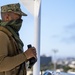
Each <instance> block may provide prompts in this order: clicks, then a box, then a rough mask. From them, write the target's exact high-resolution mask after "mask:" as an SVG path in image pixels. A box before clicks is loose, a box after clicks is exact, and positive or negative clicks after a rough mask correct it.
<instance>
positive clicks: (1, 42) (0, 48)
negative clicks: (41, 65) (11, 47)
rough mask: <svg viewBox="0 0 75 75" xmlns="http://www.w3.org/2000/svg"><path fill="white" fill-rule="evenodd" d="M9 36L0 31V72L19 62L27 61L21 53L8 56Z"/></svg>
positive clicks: (13, 66) (11, 67)
mask: <svg viewBox="0 0 75 75" xmlns="http://www.w3.org/2000/svg"><path fill="white" fill-rule="evenodd" d="M8 42H9V37H8V36H7V35H6V34H5V33H4V32H2V31H0V72H3V71H9V70H11V69H13V68H15V67H16V66H18V65H20V64H21V63H23V62H25V61H27V59H26V57H25V55H24V54H23V53H21V54H18V55H16V56H12V57H9V56H8Z"/></svg>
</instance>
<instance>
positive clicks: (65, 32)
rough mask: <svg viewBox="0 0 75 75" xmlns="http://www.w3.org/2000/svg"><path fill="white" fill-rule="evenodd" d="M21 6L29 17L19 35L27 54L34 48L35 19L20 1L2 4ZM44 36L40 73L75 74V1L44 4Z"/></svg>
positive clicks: (48, 0) (44, 1)
mask: <svg viewBox="0 0 75 75" xmlns="http://www.w3.org/2000/svg"><path fill="white" fill-rule="evenodd" d="M18 2H19V3H20V4H21V8H22V10H23V12H25V13H27V14H28V16H27V17H22V19H23V26H22V28H21V30H20V32H19V33H20V38H21V39H22V41H23V42H24V51H25V50H26V49H27V45H28V44H32V45H34V17H33V16H32V15H31V14H30V13H29V11H28V10H27V9H26V8H25V7H24V5H23V4H22V3H21V2H20V1H19V0H15V1H13V0H6V1H3V0H1V1H0V6H2V5H6V4H12V3H18ZM0 18H1V16H0ZM40 36H41V37H40V38H41V40H40V42H41V43H40V48H41V49H40V59H41V60H40V64H41V66H40V70H41V71H46V70H47V69H49V70H56V71H59V72H61V71H63V72H69V73H74V71H75V0H42V3H41V35H40ZM74 74H75V73H74Z"/></svg>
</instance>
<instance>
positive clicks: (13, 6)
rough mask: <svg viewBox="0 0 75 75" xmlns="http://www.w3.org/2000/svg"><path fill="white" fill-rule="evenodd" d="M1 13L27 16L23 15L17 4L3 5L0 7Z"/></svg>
mask: <svg viewBox="0 0 75 75" xmlns="http://www.w3.org/2000/svg"><path fill="white" fill-rule="evenodd" d="M1 12H2V13H5V12H14V13H17V14H19V15H22V16H27V14H25V13H23V12H22V11H21V9H20V4H19V3H16V4H8V5H4V6H2V7H1Z"/></svg>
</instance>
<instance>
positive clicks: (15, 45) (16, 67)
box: [0, 3, 27, 75]
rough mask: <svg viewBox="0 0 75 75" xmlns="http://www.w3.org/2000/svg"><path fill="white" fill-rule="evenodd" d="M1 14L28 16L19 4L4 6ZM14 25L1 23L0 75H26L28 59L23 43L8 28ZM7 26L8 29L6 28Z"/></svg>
mask: <svg viewBox="0 0 75 75" xmlns="http://www.w3.org/2000/svg"><path fill="white" fill-rule="evenodd" d="M1 12H2V13H5V12H13V13H17V14H20V15H22V16H27V15H26V14H25V13H23V12H22V11H21V9H20V4H19V3H17V4H9V5H5V6H2V7H1ZM12 23H13V22H12ZM12 23H10V22H7V23H6V22H2V21H1V22H0V75H26V66H25V62H26V61H27V58H26V56H25V54H24V53H23V50H22V49H23V48H22V47H23V45H22V41H21V40H20V38H19V36H18V35H17V34H16V33H15V32H14V31H13V30H12V28H9V26H8V25H12V26H14V24H12ZM14 23H15V22H14ZM7 24H8V25H7ZM4 25H5V26H4ZM6 26H8V27H7V28H5V27H6ZM16 38H17V39H16ZM17 40H18V41H19V42H18V41H17Z"/></svg>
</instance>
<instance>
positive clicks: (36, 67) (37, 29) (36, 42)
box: [33, 1, 41, 75]
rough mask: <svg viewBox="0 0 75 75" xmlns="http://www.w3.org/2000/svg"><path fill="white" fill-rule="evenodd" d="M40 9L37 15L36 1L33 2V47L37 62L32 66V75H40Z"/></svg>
mask: <svg viewBox="0 0 75 75" xmlns="http://www.w3.org/2000/svg"><path fill="white" fill-rule="evenodd" d="M40 22H41V7H40V10H39V14H38V15H37V6H36V1H35V2H34V29H35V31H34V32H35V33H34V35H35V36H34V45H35V47H36V50H37V62H36V64H35V65H34V66H33V75H40V27H41V23H40Z"/></svg>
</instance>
